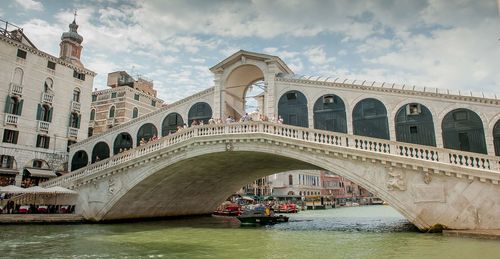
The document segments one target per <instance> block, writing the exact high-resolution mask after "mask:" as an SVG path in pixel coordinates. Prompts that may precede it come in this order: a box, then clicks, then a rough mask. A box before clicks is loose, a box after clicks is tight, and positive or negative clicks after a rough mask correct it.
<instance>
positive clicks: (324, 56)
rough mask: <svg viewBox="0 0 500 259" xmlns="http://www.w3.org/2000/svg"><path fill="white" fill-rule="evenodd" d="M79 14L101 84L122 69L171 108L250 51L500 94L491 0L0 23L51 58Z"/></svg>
mask: <svg viewBox="0 0 500 259" xmlns="http://www.w3.org/2000/svg"><path fill="white" fill-rule="evenodd" d="M75 9H77V10H78V16H77V18H76V20H77V23H78V24H79V25H80V28H79V33H80V34H81V35H82V36H83V37H84V41H83V45H84V50H83V54H82V61H83V63H84V65H85V66H86V67H87V68H89V69H91V70H93V71H95V72H97V73H98V74H99V75H98V76H97V77H96V80H95V82H94V87H96V88H99V89H103V88H105V87H106V86H105V80H106V75H107V73H109V72H112V71H115V70H126V71H129V72H131V73H132V74H133V75H136V74H140V75H143V76H145V77H147V78H149V79H151V80H153V81H154V83H155V86H156V88H157V89H158V90H159V97H160V98H162V99H165V100H166V101H167V102H172V101H175V100H178V99H179V98H182V97H185V96H188V95H190V94H192V93H195V92H197V91H199V90H202V89H205V88H208V87H210V86H211V85H212V80H213V77H212V74H211V73H210V71H209V70H208V68H209V67H211V66H213V65H215V64H217V63H218V62H219V61H221V60H223V59H224V58H226V57H227V56H228V55H230V54H232V53H234V52H236V51H238V50H240V49H245V50H249V51H254V52H263V53H267V54H273V55H277V56H279V57H281V58H282V59H283V60H284V61H285V63H287V64H288V65H289V66H290V68H291V69H292V70H293V71H294V72H295V73H296V74H299V75H312V76H322V75H324V76H335V77H341V78H350V79H360V80H375V81H385V82H390V83H393V82H396V83H399V84H410V85H419V86H429V87H438V88H445V89H460V90H464V91H470V90H471V91H478V92H479V91H484V92H497V93H498V92H500V19H499V10H500V8H499V7H498V1H497V0H450V1H441V0H428V1H416V0H408V1H404V0H383V1H351V0H345V1H342V0H341V1H326V0H325V1H312V0H311V1H303V0H275V1H270V0H241V1H203V0H199V1H190V0H184V1H181V0H179V1H173V0H171V1H159V0H158V1H153V0H151V1H150V0H147V1H134V0H130V1H126V0H113V1H104V0H75V1H59V0H47V1H42V0H11V1H8V0H6V1H5V2H3V4H2V5H1V6H0V17H1V18H2V19H3V20H7V21H9V22H12V23H14V24H17V25H19V26H20V27H23V28H24V31H25V33H26V34H27V35H28V37H29V38H30V39H31V40H32V41H33V43H34V44H35V45H36V46H37V47H38V48H39V49H41V50H43V51H46V52H48V53H50V54H52V55H58V53H59V50H58V48H59V45H58V44H59V40H60V35H61V33H62V32H64V31H67V30H68V24H69V23H70V22H71V21H72V20H73V14H72V13H73V10H75ZM499 96H500V95H499Z"/></svg>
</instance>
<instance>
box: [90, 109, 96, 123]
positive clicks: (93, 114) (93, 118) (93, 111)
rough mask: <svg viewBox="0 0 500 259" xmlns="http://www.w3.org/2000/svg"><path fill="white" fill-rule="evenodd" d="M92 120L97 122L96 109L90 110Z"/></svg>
mask: <svg viewBox="0 0 500 259" xmlns="http://www.w3.org/2000/svg"><path fill="white" fill-rule="evenodd" d="M90 120H91V121H93V120H95V109H92V110H90Z"/></svg>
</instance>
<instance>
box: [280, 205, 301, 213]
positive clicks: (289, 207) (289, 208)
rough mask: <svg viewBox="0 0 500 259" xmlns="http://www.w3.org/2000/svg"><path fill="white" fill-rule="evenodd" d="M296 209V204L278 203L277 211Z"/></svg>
mask: <svg viewBox="0 0 500 259" xmlns="http://www.w3.org/2000/svg"><path fill="white" fill-rule="evenodd" d="M298 211H299V210H298V209H297V204H294V203H285V204H280V205H279V207H278V210H277V212H279V213H297V212H298Z"/></svg>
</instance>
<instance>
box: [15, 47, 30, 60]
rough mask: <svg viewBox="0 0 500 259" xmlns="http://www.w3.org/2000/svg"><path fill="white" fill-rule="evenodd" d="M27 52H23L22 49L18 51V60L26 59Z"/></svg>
mask: <svg viewBox="0 0 500 259" xmlns="http://www.w3.org/2000/svg"><path fill="white" fill-rule="evenodd" d="M26 54H28V53H26V51H24V50H22V49H17V57H18V58H22V59H26Z"/></svg>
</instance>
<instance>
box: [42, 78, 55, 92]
mask: <svg viewBox="0 0 500 259" xmlns="http://www.w3.org/2000/svg"><path fill="white" fill-rule="evenodd" d="M53 85H54V82H53V81H52V79H51V78H48V77H47V79H45V83H44V84H43V91H44V92H45V93H52V91H53V88H52V87H53Z"/></svg>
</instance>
